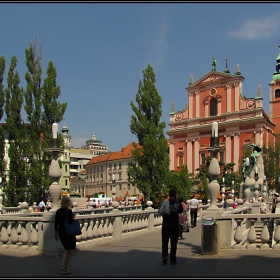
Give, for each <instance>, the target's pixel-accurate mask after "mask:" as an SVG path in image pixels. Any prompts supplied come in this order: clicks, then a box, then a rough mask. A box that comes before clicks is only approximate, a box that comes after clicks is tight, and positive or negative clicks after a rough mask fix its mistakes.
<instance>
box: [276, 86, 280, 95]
mask: <svg viewBox="0 0 280 280" xmlns="http://www.w3.org/2000/svg"><path fill="white" fill-rule="evenodd" d="M275 97H280V88H278V89H276V90H275Z"/></svg>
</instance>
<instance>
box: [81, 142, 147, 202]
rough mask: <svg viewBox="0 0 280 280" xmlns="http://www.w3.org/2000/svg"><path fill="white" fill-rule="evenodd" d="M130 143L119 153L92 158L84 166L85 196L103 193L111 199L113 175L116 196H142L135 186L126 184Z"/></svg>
mask: <svg viewBox="0 0 280 280" xmlns="http://www.w3.org/2000/svg"><path fill="white" fill-rule="evenodd" d="M131 150H133V146H132V143H130V144H129V145H128V146H126V147H125V148H123V149H122V150H121V151H117V152H109V153H107V154H103V155H100V156H97V157H93V158H92V159H91V160H90V161H89V162H88V163H87V165H86V196H92V195H94V194H95V193H100V192H104V193H105V194H106V195H107V196H109V197H111V196H112V195H113V194H112V188H113V175H115V189H116V194H115V195H116V196H117V197H119V196H122V197H124V196H126V195H127V196H134V195H142V194H141V193H140V191H139V190H138V188H137V187H136V186H132V184H130V183H129V182H128V176H127V170H128V167H129V164H130V162H132V160H133V158H132V154H131Z"/></svg>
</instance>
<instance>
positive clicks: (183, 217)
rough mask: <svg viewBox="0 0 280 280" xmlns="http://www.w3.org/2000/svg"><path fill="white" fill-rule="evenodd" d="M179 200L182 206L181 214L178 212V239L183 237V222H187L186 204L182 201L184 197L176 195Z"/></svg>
mask: <svg viewBox="0 0 280 280" xmlns="http://www.w3.org/2000/svg"><path fill="white" fill-rule="evenodd" d="M178 200H179V202H180V203H181V204H182V206H183V212H182V213H181V214H179V221H180V235H179V239H182V238H183V231H184V228H185V224H186V222H187V218H188V217H187V211H188V206H187V205H186V204H185V203H184V199H183V197H182V196H179V197H178Z"/></svg>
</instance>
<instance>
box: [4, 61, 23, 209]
mask: <svg viewBox="0 0 280 280" xmlns="http://www.w3.org/2000/svg"><path fill="white" fill-rule="evenodd" d="M16 66H17V58H16V57H15V56H13V57H12V59H11V65H10V69H9V72H8V79H7V88H6V90H5V95H6V104H5V113H6V128H7V131H8V134H9V143H10V147H9V149H8V155H9V158H10V167H9V180H8V182H6V186H5V194H6V197H7V201H6V205H7V206H15V205H17V204H18V202H19V201H23V200H24V196H25V186H26V185H27V172H26V162H25V160H24V158H25V152H26V143H25V139H24V137H23V135H25V127H26V126H25V125H24V124H23V121H22V119H21V108H22V104H23V94H22V92H23V89H22V88H21V87H20V86H19V84H20V77H19V74H18V72H17V70H16Z"/></svg>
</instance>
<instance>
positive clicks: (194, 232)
mask: <svg viewBox="0 0 280 280" xmlns="http://www.w3.org/2000/svg"><path fill="white" fill-rule="evenodd" d="M0 247H1V246H0ZM200 250H201V223H200V221H198V224H197V227H196V228H191V229H190V232H188V233H184V236H183V239H181V240H179V244H178V250H177V264H176V265H170V263H169V262H168V263H167V264H166V265H164V264H162V263H161V261H162V258H161V231H160V228H159V229H157V230H155V231H153V232H152V233H148V232H147V231H145V232H142V233H139V234H137V235H132V234H128V236H127V237H125V238H121V239H119V240H113V239H111V240H107V241H106V242H100V243H96V244H94V245H90V246H84V245H82V246H78V249H77V250H76V251H74V252H71V256H70V262H69V269H70V270H71V271H72V274H70V275H67V276H64V275H61V271H60V266H61V262H62V257H61V256H48V255H44V254H42V253H40V252H38V251H34V250H19V249H0V271H1V274H0V275H1V276H0V277H1V278H7V277H12V278H34V277H39V278H58V277H67V278H128V277H129V278H171V277H172V278H178V277H183V278H209V277H215V278H219V277H223V278H240V277H243V278H249V277H263V278H270V277H273V278H275V277H279V276H280V273H279V257H280V250H279V251H276V250H273V249H270V250H267V251H260V250H252V251H248V250H245V249H244V250H233V249H232V250H223V251H219V252H218V254H217V255H201V252H200Z"/></svg>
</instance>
